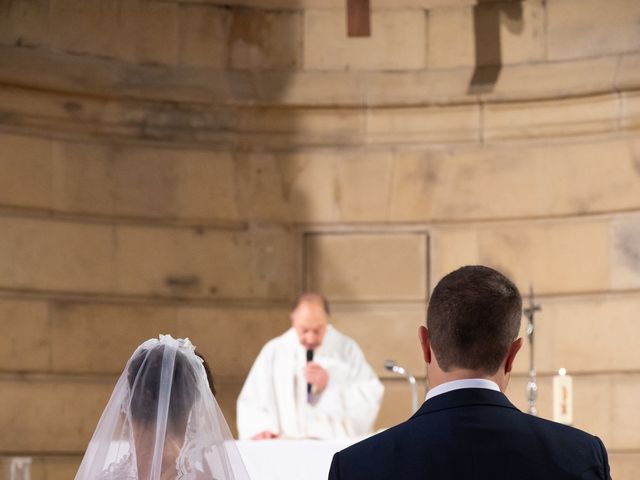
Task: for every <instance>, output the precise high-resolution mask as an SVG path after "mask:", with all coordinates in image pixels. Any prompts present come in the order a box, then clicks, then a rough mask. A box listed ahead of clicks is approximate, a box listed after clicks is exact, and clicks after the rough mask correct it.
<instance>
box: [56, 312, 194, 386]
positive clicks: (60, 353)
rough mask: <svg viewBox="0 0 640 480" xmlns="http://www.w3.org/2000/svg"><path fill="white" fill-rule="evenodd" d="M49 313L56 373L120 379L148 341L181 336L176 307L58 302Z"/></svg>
mask: <svg viewBox="0 0 640 480" xmlns="http://www.w3.org/2000/svg"><path fill="white" fill-rule="evenodd" d="M50 311H51V334H50V337H49V339H48V340H49V343H50V345H51V347H50V348H51V369H52V371H53V372H56V373H73V374H98V375H112V376H113V375H115V376H117V375H120V373H121V372H122V370H123V368H124V366H125V364H126V362H127V360H128V359H129V358H130V357H131V354H132V353H133V351H134V350H135V348H136V347H137V346H138V345H140V344H141V343H142V342H143V341H145V340H146V339H148V338H157V337H158V335H159V334H171V335H173V336H174V337H180V336H183V334H182V332H180V331H179V329H178V328H177V323H178V322H177V318H176V309H175V307H168V306H165V307H162V306H153V305H109V304H94V303H72V302H55V303H53V304H52V306H51V307H50Z"/></svg>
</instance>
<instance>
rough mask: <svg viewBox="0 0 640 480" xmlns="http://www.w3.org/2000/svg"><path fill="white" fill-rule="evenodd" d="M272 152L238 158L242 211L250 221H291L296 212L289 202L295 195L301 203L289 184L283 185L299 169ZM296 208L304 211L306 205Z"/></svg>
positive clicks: (237, 170)
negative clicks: (285, 179)
mask: <svg viewBox="0 0 640 480" xmlns="http://www.w3.org/2000/svg"><path fill="white" fill-rule="evenodd" d="M289 163H290V162H288V161H287V160H284V159H283V160H282V161H280V159H278V158H277V156H276V155H274V154H270V153H248V154H238V155H237V156H236V158H235V164H236V165H235V167H236V172H237V180H238V183H237V188H238V190H239V191H240V192H242V195H241V196H239V208H240V211H241V212H243V214H244V215H246V217H247V218H249V219H262V220H275V219H287V218H290V216H291V215H292V213H293V208H292V207H293V205H292V204H291V203H290V202H289V201H288V200H289V197H290V196H292V197H293V198H295V199H296V200H299V198H298V197H297V195H296V194H295V193H294V190H293V188H292V187H290V186H289V184H286V185H283V179H282V173H281V172H282V171H284V172H285V173H284V176H285V177H288V176H289V175H288V174H287V173H286V172H288V171H289V170H292V169H293V170H296V167H295V166H292V167H291V168H289V167H288V165H289ZM296 208H300V209H304V204H301V205H299V206H298V207H296Z"/></svg>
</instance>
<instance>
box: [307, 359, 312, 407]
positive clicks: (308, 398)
mask: <svg viewBox="0 0 640 480" xmlns="http://www.w3.org/2000/svg"><path fill="white" fill-rule="evenodd" d="M309 362H313V350H307V363H309ZM311 387H312V385H311V384H310V383H307V403H311Z"/></svg>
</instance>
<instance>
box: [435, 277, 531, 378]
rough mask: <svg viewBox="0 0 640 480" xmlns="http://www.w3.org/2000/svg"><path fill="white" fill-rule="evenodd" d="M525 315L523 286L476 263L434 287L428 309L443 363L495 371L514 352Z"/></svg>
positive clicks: (447, 367) (448, 367) (442, 365)
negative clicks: (519, 289) (519, 290)
mask: <svg viewBox="0 0 640 480" xmlns="http://www.w3.org/2000/svg"><path fill="white" fill-rule="evenodd" d="M521 317H522V300H521V298H520V294H519V293H518V289H517V288H516V286H515V285H514V283H513V282H512V281H511V280H509V279H508V278H507V277H505V276H504V275H502V274H501V273H500V272H498V271H496V270H494V269H492V268H489V267H484V266H481V265H476V266H466V267H462V268H460V269H458V270H456V271H454V272H451V273H449V274H448V275H446V276H445V277H444V278H442V280H440V282H439V283H438V285H436V287H435V289H434V290H433V294H432V295H431V299H430V301H429V307H428V310H427V330H428V337H429V341H430V346H431V349H432V350H433V353H434V355H435V357H436V360H437V363H438V366H439V367H440V369H441V370H442V371H443V372H450V371H451V370H453V369H464V370H470V371H477V372H482V373H484V374H486V375H493V374H495V373H496V372H497V371H498V369H499V368H500V366H501V365H502V364H503V362H504V361H505V358H506V357H507V355H508V354H509V353H510V348H511V345H512V344H513V342H514V340H515V339H516V337H517V335H518V331H519V329H520V320H521ZM518 348H519V347H518ZM516 351H517V349H516ZM514 355H515V353H514Z"/></svg>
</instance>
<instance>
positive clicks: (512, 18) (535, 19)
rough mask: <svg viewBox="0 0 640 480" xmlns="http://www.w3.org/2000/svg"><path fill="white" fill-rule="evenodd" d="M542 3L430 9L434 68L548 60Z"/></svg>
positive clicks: (430, 55) (430, 56) (430, 57)
mask: <svg viewBox="0 0 640 480" xmlns="http://www.w3.org/2000/svg"><path fill="white" fill-rule="evenodd" d="M544 13H545V12H544V5H543V2H541V1H533V2H512V3H485V4H481V5H475V6H457V7H451V8H434V9H432V10H430V11H429V36H428V56H427V58H428V67H429V68H454V67H461V66H475V65H483V66H486V65H506V64H516V63H531V62H537V61H541V60H543V59H544V54H545V51H544V41H545V39H544Z"/></svg>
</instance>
